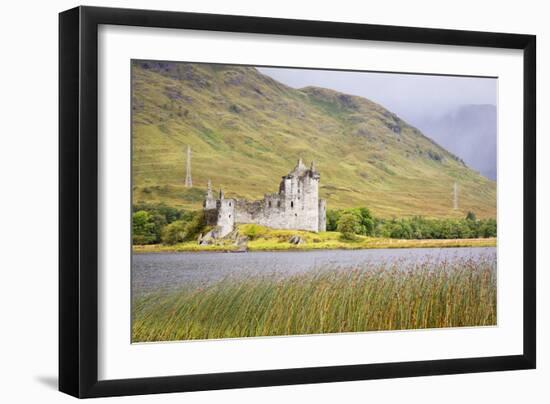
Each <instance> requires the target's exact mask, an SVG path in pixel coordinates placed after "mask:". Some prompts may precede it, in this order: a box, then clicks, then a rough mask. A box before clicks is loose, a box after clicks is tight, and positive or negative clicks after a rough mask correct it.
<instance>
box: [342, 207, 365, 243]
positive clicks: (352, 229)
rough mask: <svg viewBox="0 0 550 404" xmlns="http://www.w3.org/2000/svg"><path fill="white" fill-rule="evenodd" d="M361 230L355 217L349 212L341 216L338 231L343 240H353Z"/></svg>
mask: <svg viewBox="0 0 550 404" xmlns="http://www.w3.org/2000/svg"><path fill="white" fill-rule="evenodd" d="M360 230H361V224H360V222H359V219H358V218H357V215H354V214H353V213H351V212H346V213H344V214H342V216H341V217H340V219H339V220H338V231H339V232H340V233H341V237H342V238H343V239H344V240H355V239H356V234H357V233H359V232H360Z"/></svg>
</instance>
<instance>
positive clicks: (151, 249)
mask: <svg viewBox="0 0 550 404" xmlns="http://www.w3.org/2000/svg"><path fill="white" fill-rule="evenodd" d="M251 243H252V245H249V247H248V249H247V250H246V251H241V250H239V248H238V247H236V246H233V245H214V246H207V247H200V246H198V245H197V244H195V243H194V242H191V243H182V244H176V245H172V246H169V245H162V244H150V245H133V246H132V253H136V254H147V253H159V254H162V253H230V254H242V253H247V252H279V251H280V252H302V251H315V250H320V251H331V250H332V251H335V250H381V249H412V248H472V247H496V246H497V239H496V238H495V237H491V238H472V239H423V240H410V239H378V240H376V241H372V242H369V243H364V242H357V243H353V242H348V243H345V244H344V243H343V242H342V243H341V245H335V246H334V247H330V246H327V247H321V246H315V245H314V244H313V245H301V246H290V245H285V246H281V248H269V247H264V246H262V245H256V246H255V245H254V244H253V243H254V242H251Z"/></svg>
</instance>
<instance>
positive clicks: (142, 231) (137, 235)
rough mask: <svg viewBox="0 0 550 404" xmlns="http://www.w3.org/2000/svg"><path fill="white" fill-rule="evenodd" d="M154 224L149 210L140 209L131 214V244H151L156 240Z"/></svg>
mask: <svg viewBox="0 0 550 404" xmlns="http://www.w3.org/2000/svg"><path fill="white" fill-rule="evenodd" d="M156 227H157V226H156V224H155V222H154V221H153V218H152V216H151V215H150V214H149V212H146V211H144V210H140V211H137V212H135V213H134V214H133V215H132V242H133V244H152V243H154V242H155V241H156V240H157V233H156Z"/></svg>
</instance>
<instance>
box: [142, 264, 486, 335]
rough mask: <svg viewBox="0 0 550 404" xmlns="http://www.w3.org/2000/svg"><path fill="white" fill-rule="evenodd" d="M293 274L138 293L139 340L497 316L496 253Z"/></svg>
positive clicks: (399, 326)
mask: <svg viewBox="0 0 550 404" xmlns="http://www.w3.org/2000/svg"><path fill="white" fill-rule="evenodd" d="M400 265H403V264H400V263H399V262H397V263H394V264H392V265H391V266H380V265H378V266H373V267H368V268H356V269H352V270H349V271H345V272H344V271H337V270H335V269H330V268H327V269H326V270H325V271H322V272H320V273H319V272H318V273H309V274H305V275H298V276H293V277H289V278H283V279H275V278H270V277H265V278H262V277H260V278H252V279H225V280H222V281H220V282H218V283H215V284H212V285H209V286H204V287H197V288H186V289H181V290H178V291H173V292H165V293H162V292H159V293H152V294H147V295H144V296H140V297H137V298H135V299H134V301H133V312H132V319H133V321H132V340H133V342H145V341H170V340H187V339H209V338H232V337H253V336H268V335H296V334H319V333H336V332H358V331H375V330H404V329H419V328H441V327H462V326H487V325H495V324H496V262H495V260H494V258H489V257H487V258H480V259H478V260H475V261H474V260H470V259H456V260H453V261H452V262H439V263H433V262H432V263H430V262H425V263H423V264H417V267H416V268H414V270H413V269H412V268H410V269H409V270H403V268H400V267H399V266H400Z"/></svg>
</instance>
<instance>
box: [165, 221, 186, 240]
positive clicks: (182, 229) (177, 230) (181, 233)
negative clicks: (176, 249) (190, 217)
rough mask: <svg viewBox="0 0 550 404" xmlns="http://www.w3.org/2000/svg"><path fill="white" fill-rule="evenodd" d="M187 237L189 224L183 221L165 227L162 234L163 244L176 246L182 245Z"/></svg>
mask: <svg viewBox="0 0 550 404" xmlns="http://www.w3.org/2000/svg"><path fill="white" fill-rule="evenodd" d="M186 236H187V223H186V222H184V221H183V220H176V221H175V222H172V223H170V224H168V225H166V226H165V227H164V230H163V232H162V243H163V244H168V245H174V244H176V243H181V242H182V241H184V240H185V238H186Z"/></svg>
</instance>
